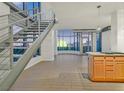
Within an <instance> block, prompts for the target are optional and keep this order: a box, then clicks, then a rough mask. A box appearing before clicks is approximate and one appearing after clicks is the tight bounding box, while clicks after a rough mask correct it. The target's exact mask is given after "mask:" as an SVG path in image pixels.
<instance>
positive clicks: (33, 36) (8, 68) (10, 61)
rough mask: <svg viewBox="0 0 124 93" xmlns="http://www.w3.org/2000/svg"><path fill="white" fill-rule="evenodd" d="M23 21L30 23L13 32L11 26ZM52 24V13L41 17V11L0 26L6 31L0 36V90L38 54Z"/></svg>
mask: <svg viewBox="0 0 124 93" xmlns="http://www.w3.org/2000/svg"><path fill="white" fill-rule="evenodd" d="M46 16H47V14H46ZM34 18H35V19H34ZM32 20H33V21H32ZM30 21H31V22H30ZM23 22H24V24H27V23H30V24H28V25H26V26H25V27H24V28H23V29H21V30H20V31H18V32H17V33H15V34H14V32H13V26H14V25H17V24H20V23H23ZM54 24H55V15H54V13H53V14H52V15H51V17H50V18H48V19H42V13H39V12H37V14H35V15H33V16H31V17H29V16H28V17H26V18H23V19H21V20H17V21H16V22H13V23H11V24H9V25H7V26H4V27H2V28H0V31H4V30H6V31H7V33H5V34H3V35H1V36H0V90H8V89H9V88H10V87H11V86H12V84H13V83H14V82H15V81H16V79H17V78H18V76H19V75H20V73H21V72H22V71H23V70H24V68H25V66H26V65H27V64H28V63H29V61H30V60H31V58H32V57H34V56H36V55H39V54H40V46H41V44H42V42H43V40H44V39H45V37H46V36H47V34H48V33H49V32H50V30H51V29H52V27H53V26H54ZM5 37H6V39H5ZM3 38H4V40H3Z"/></svg>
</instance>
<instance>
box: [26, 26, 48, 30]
mask: <svg viewBox="0 0 124 93" xmlns="http://www.w3.org/2000/svg"><path fill="white" fill-rule="evenodd" d="M28 29H39V28H38V27H29V28H28ZM40 29H43V30H44V29H46V27H40Z"/></svg>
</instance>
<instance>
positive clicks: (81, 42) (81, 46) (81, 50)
mask: <svg viewBox="0 0 124 93" xmlns="http://www.w3.org/2000/svg"><path fill="white" fill-rule="evenodd" d="M80 54H83V41H82V33H80Z"/></svg>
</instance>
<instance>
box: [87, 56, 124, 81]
mask: <svg viewBox="0 0 124 93" xmlns="http://www.w3.org/2000/svg"><path fill="white" fill-rule="evenodd" d="M89 78H90V79H91V80H92V81H119V82H124V56H121V57H118V56H89Z"/></svg>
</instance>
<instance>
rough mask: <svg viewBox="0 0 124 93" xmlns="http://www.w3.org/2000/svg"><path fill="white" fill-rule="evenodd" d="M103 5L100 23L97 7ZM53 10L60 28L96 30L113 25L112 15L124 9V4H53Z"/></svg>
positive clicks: (51, 4)
mask: <svg viewBox="0 0 124 93" xmlns="http://www.w3.org/2000/svg"><path fill="white" fill-rule="evenodd" d="M98 5H101V6H102V7H101V9H100V12H101V13H100V14H101V16H100V21H99V17H98V9H97V6H98ZM50 6H51V8H52V9H53V11H54V12H55V13H56V17H57V19H58V22H59V23H58V27H59V28H62V29H63V28H71V29H95V28H97V26H98V24H100V25H101V27H105V26H108V25H111V13H112V12H114V11H116V10H118V9H124V3H121V2H119V3H117V2H116V3H114V2H113V3H112V2H111V3H108V2H107V3H105V2H104V3H103V2H102V3H98V2H96V3H95V2H93V3H92V2H88V3H86V2H77V3H71V2H68V3H67V2H51V3H50Z"/></svg>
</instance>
